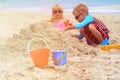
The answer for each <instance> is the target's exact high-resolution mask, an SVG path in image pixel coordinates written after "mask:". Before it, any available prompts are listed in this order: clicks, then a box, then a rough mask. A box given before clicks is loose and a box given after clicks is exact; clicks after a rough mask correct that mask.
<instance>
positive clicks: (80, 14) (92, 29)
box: [64, 4, 109, 45]
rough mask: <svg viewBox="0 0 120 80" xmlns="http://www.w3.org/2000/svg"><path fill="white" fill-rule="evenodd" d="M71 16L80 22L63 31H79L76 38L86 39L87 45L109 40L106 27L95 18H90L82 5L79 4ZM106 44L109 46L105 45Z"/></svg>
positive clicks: (85, 7) (86, 9)
mask: <svg viewBox="0 0 120 80" xmlns="http://www.w3.org/2000/svg"><path fill="white" fill-rule="evenodd" d="M73 15H74V16H75V19H76V20H77V21H78V22H80V23H78V24H76V25H74V26H68V27H66V28H65V29H64V30H69V29H80V33H81V34H79V35H78V36H77V38H81V39H82V38H83V36H84V37H85V38H86V41H87V43H88V44H90V45H92V44H99V43H103V41H104V39H105V40H106V39H109V35H108V32H109V31H108V29H107V28H106V26H105V25H104V24H103V23H102V22H101V21H100V20H98V19H96V18H95V17H92V16H91V15H90V14H89V12H88V8H87V6H86V5H84V4H79V5H77V6H76V7H75V8H74V9H73ZM106 44H109V42H108V43H106Z"/></svg>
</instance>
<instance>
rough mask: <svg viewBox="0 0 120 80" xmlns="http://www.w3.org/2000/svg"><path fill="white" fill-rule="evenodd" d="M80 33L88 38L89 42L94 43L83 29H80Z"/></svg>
mask: <svg viewBox="0 0 120 80" xmlns="http://www.w3.org/2000/svg"><path fill="white" fill-rule="evenodd" d="M80 33H81V34H82V35H83V36H84V37H85V38H86V40H88V42H89V44H93V42H92V40H91V39H90V38H89V37H88V35H86V34H85V32H84V31H83V30H80Z"/></svg>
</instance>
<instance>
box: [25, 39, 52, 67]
mask: <svg viewBox="0 0 120 80" xmlns="http://www.w3.org/2000/svg"><path fill="white" fill-rule="evenodd" d="M34 40H36V41H42V42H43V43H44V44H45V45H46V48H42V49H38V50H32V51H30V44H31V42H32V41H34ZM27 49H28V53H29V55H30V56H31V58H32V60H33V62H34V64H35V65H36V66H38V67H40V68H43V67H45V66H47V65H48V60H49V53H50V49H49V47H48V44H47V43H46V42H45V41H44V40H42V39H39V38H35V39H32V40H30V41H29V42H28V45H27Z"/></svg>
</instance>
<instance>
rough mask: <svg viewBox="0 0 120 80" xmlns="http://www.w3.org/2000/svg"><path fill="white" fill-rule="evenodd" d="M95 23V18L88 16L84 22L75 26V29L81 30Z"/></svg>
mask: <svg viewBox="0 0 120 80" xmlns="http://www.w3.org/2000/svg"><path fill="white" fill-rule="evenodd" d="M93 21H94V18H93V17H92V16H91V15H89V14H88V15H87V16H86V17H85V18H84V20H83V21H82V22H80V23H78V24H76V25H75V28H76V29H80V28H83V27H85V26H86V25H87V24H89V23H91V22H93Z"/></svg>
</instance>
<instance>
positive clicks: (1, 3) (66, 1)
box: [0, 0, 120, 10]
mask: <svg viewBox="0 0 120 80" xmlns="http://www.w3.org/2000/svg"><path fill="white" fill-rule="evenodd" d="M79 3H84V4H86V5H87V6H88V7H102V6H115V5H119V6H120V0H0V10H4V9H9V10H10V9H28V10H29V9H36V10H47V9H51V7H52V6H53V5H54V4H60V5H62V6H63V8H65V9H72V8H74V7H75V6H76V5H77V4H79Z"/></svg>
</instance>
